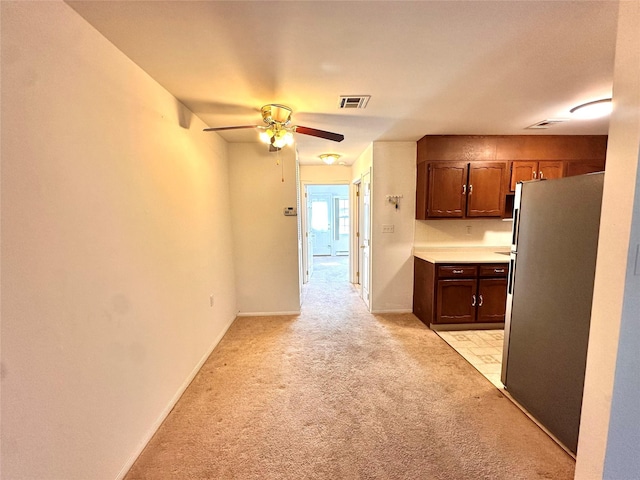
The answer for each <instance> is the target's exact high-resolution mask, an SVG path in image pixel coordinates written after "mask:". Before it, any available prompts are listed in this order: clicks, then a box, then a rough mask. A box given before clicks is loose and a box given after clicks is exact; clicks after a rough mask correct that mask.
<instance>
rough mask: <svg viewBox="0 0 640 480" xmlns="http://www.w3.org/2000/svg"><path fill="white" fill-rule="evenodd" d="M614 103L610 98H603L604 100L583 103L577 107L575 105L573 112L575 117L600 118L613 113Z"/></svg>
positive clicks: (585, 118)
mask: <svg viewBox="0 0 640 480" xmlns="http://www.w3.org/2000/svg"><path fill="white" fill-rule="evenodd" d="M612 108H613V105H612V103H611V99H610V98H603V99H602V100H595V101H593V102H587V103H583V104H582V105H578V106H577V107H573V108H572V109H571V110H569V111H570V112H571V114H572V115H573V116H574V117H575V118H579V119H583V120H589V119H592V118H600V117H604V116H606V115H609V114H610V113H611V109H612Z"/></svg>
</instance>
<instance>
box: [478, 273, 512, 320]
mask: <svg viewBox="0 0 640 480" xmlns="http://www.w3.org/2000/svg"><path fill="white" fill-rule="evenodd" d="M506 308H507V279H506V278H481V279H480V280H479V281H478V318H477V321H478V322H481V323H489V322H504V315H505V311H506Z"/></svg>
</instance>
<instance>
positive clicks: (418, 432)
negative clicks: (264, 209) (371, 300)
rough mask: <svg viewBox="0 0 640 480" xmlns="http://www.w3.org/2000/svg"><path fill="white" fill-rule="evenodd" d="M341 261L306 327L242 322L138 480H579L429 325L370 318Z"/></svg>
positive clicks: (321, 269)
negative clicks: (575, 478) (341, 267)
mask: <svg viewBox="0 0 640 480" xmlns="http://www.w3.org/2000/svg"><path fill="white" fill-rule="evenodd" d="M331 264H337V265H334V266H335V267H338V268H328V267H331V266H332V265H331ZM340 264H342V265H345V264H346V260H345V259H341V258H338V259H332V258H328V259H324V260H323V259H318V261H317V262H316V268H315V272H314V275H313V277H312V281H311V282H310V284H309V286H308V287H307V288H306V289H305V292H304V303H303V311H302V314H301V315H300V316H296V317H277V316H276V317H259V318H258V317H254V318H238V319H237V320H236V321H235V322H234V324H233V325H232V326H231V328H230V329H229V331H228V333H227V334H226V336H225V337H224V338H223V340H222V341H221V342H220V344H219V345H218V347H216V349H215V350H214V352H213V353H212V355H211V357H210V358H209V359H208V360H207V362H206V363H205V365H204V366H203V368H202V370H201V371H200V373H199V374H198V375H197V377H196V378H195V379H194V381H193V382H192V384H191V385H190V386H189V388H188V389H187V391H186V392H185V394H184V395H183V397H182V398H181V399H180V401H179V402H178V404H177V405H176V408H175V409H174V410H173V411H172V412H171V414H170V415H169V417H168V418H167V419H166V421H165V422H164V424H163V425H162V426H161V427H160V429H159V430H158V432H157V434H156V435H155V436H154V438H153V439H152V440H151V442H150V443H149V445H148V446H147V448H146V449H145V450H144V452H143V453H142V455H141V456H140V458H139V459H138V460H137V462H136V463H135V465H134V466H133V467H132V469H131V470H130V472H129V474H128V475H127V477H126V478H127V479H128V480H133V479H154V480H158V479H243V480H244V479H296V480H298V479H455V480H465V479H469V480H471V479H473V480H477V479H491V480H494V479H505V480H506V479H509V480H516V479H523V480H524V479H526V480H530V479H553V480H562V479H571V478H573V471H574V462H573V460H572V459H571V458H570V457H569V456H568V455H567V454H566V453H565V452H564V451H563V450H562V449H561V448H560V447H558V446H557V445H556V444H555V443H554V442H553V441H552V440H551V439H549V438H548V437H547V436H546V435H545V434H544V433H543V432H542V431H541V430H540V429H539V428H538V427H536V426H535V425H534V424H533V423H532V422H531V421H530V420H529V419H528V418H527V417H526V416H525V415H524V414H522V413H521V412H520V410H518V408H516V407H515V406H514V405H513V404H512V403H511V402H510V401H509V400H508V399H506V398H505V397H504V396H503V395H502V394H501V393H500V392H499V391H498V390H497V389H496V388H495V387H494V386H493V385H492V384H491V383H490V382H489V381H488V380H486V379H485V378H484V377H483V376H482V375H481V374H480V373H478V372H477V371H476V370H475V369H474V368H473V367H472V366H471V365H469V364H468V363H467V362H466V361H465V360H464V359H463V358H462V357H460V356H459V355H458V354H457V353H455V352H454V351H453V350H452V349H451V348H450V347H449V346H448V345H447V344H446V343H445V342H444V341H443V340H442V339H440V338H439V337H438V336H437V335H436V334H435V333H433V332H432V331H431V330H429V329H428V328H426V327H425V326H424V325H423V324H422V323H421V322H420V321H419V320H418V319H417V318H416V317H414V316H413V315H411V314H396V315H371V314H369V313H367V311H366V309H365V308H364V305H363V304H362V301H361V299H360V298H359V297H358V295H357V292H356V290H355V289H354V288H353V287H352V286H351V285H350V284H349V283H348V282H347V275H346V273H345V270H344V269H342V270H340Z"/></svg>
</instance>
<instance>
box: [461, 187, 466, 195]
mask: <svg viewBox="0 0 640 480" xmlns="http://www.w3.org/2000/svg"><path fill="white" fill-rule="evenodd" d="M462 194H463V195H466V194H467V186H466V185H462Z"/></svg>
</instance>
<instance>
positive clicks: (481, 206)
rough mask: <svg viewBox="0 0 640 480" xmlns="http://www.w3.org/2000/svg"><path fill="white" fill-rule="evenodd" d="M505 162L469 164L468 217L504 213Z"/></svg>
mask: <svg viewBox="0 0 640 480" xmlns="http://www.w3.org/2000/svg"><path fill="white" fill-rule="evenodd" d="M505 170H506V163H505V162H474V163H470V164H469V184H468V188H467V192H468V200H467V216H468V217H501V216H502V214H503V213H504V201H505V192H504V175H505Z"/></svg>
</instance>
